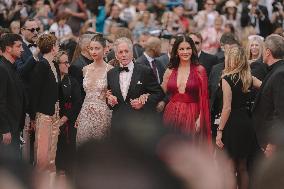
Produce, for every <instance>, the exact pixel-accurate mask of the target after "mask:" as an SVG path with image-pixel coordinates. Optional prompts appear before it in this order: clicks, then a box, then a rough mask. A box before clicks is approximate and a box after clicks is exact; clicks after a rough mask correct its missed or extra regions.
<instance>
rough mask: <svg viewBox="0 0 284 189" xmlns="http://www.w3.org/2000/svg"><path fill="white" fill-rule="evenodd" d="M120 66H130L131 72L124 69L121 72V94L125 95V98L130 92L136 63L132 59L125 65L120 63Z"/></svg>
mask: <svg viewBox="0 0 284 189" xmlns="http://www.w3.org/2000/svg"><path fill="white" fill-rule="evenodd" d="M120 67H128V69H129V72H126V71H122V72H120V74H119V85H120V90H121V94H122V96H123V99H124V100H125V99H126V96H127V93H128V89H129V85H130V81H131V77H132V73H133V69H134V63H133V62H132V61H131V62H130V63H129V64H128V65H127V66H123V65H121V64H120Z"/></svg>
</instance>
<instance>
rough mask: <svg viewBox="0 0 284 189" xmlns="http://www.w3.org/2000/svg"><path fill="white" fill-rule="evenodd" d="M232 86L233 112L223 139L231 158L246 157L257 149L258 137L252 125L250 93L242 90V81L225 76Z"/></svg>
mask: <svg viewBox="0 0 284 189" xmlns="http://www.w3.org/2000/svg"><path fill="white" fill-rule="evenodd" d="M223 79H225V80H226V81H227V82H228V84H229V85H230V87H231V91H232V102H231V113H230V116H229V119H228V121H227V122H226V125H225V128H224V131H223V136H222V141H223V143H224V148H225V150H226V151H227V153H228V155H229V156H230V157H231V158H246V157H248V156H249V155H250V153H251V152H252V151H253V150H254V149H255V145H256V138H255V133H254V129H253V127H252V125H253V124H252V119H251V117H250V113H249V107H248V101H249V99H250V96H249V95H250V93H244V92H243V91H242V87H243V84H242V81H241V80H240V79H239V80H237V78H236V77H232V75H227V76H224V78H223Z"/></svg>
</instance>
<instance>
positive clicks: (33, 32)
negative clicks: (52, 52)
mask: <svg viewBox="0 0 284 189" xmlns="http://www.w3.org/2000/svg"><path fill="white" fill-rule="evenodd" d="M39 31H40V28H39V25H38V23H37V21H36V20H32V19H30V20H27V21H26V22H25V23H24V25H23V26H22V28H21V34H22V37H23V49H24V51H23V53H22V55H21V57H20V58H19V59H17V60H16V62H15V65H16V67H17V71H18V72H19V74H20V76H21V79H22V80H23V82H24V86H25V90H26V91H28V90H29V85H30V74H31V72H32V70H33V68H34V66H35V64H36V60H37V59H38V54H39V49H38V48H37V45H36V41H37V38H38V34H39Z"/></svg>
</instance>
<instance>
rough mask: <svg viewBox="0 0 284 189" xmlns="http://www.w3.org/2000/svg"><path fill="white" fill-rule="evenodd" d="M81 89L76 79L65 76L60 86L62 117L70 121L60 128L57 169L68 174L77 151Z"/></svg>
mask: <svg viewBox="0 0 284 189" xmlns="http://www.w3.org/2000/svg"><path fill="white" fill-rule="evenodd" d="M81 101H82V98H81V89H80V85H79V84H78V82H77V81H76V79H74V78H72V77H70V76H69V75H65V76H64V77H63V79H62V81H61V82H60V86H59V105H60V111H59V114H60V117H62V116H66V117H67V118H68V121H67V122H66V123H65V124H64V125H63V126H61V127H60V133H59V136H58V143H57V152H56V160H55V162H56V168H57V170H64V171H66V172H67V173H70V171H71V167H70V165H71V163H72V160H73V158H74V156H75V150H76V133H77V129H76V128H75V127H74V124H75V121H76V119H77V116H78V114H79V112H80V109H81V104H82V102H81Z"/></svg>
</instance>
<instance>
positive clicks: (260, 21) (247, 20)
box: [241, 0, 271, 37]
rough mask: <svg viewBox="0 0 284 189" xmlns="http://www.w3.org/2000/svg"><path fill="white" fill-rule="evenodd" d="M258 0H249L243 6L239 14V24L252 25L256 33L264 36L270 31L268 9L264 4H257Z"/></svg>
mask: <svg viewBox="0 0 284 189" xmlns="http://www.w3.org/2000/svg"><path fill="white" fill-rule="evenodd" d="M258 1H259V0H250V4H249V5H248V6H247V7H244V9H243V11H242V15H241V26H242V27H243V28H244V27H246V26H250V25H251V26H253V27H254V28H255V30H256V32H257V34H259V35H261V36H262V37H266V36H267V35H269V34H270V33H271V31H270V29H271V27H270V25H271V23H270V20H269V18H268V11H267V8H266V7H265V6H262V5H259V3H258Z"/></svg>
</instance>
